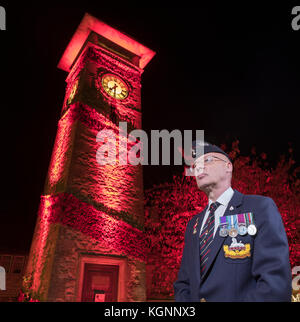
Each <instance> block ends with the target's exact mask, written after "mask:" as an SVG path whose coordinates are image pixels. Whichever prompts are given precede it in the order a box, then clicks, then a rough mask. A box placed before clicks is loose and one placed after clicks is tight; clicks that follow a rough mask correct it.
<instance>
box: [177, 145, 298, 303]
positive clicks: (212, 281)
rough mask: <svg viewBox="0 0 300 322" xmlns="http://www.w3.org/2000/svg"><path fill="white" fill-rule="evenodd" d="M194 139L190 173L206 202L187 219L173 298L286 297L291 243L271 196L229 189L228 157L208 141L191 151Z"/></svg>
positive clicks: (256, 298) (203, 299)
mask: <svg viewBox="0 0 300 322" xmlns="http://www.w3.org/2000/svg"><path fill="white" fill-rule="evenodd" d="M197 144H202V145H203V142H201V141H194V142H193V146H192V152H194V155H193V157H194V160H195V161H194V163H193V166H192V168H193V172H194V173H193V174H194V176H195V179H196V182H197V185H198V188H199V189H200V190H202V191H204V192H205V194H206V195H207V197H208V205H207V207H206V208H205V209H204V210H203V211H202V212H201V213H200V214H198V215H196V216H194V217H193V218H192V219H191V220H190V221H189V222H188V224H187V227H186V232H185V244H184V249H183V255H182V260H181V266H180V269H179V272H178V278H177V281H176V282H175V283H174V291H175V299H176V301H180V302H186V301H187V302H195V301H197V302H198V301H202V302H204V301H226V302H233V301H290V300H291V293H292V291H291V268H290V263H289V246H288V241H287V237H286V233H285V230H284V226H283V223H282V219H281V216H280V214H279V212H278V209H277V207H276V205H275V203H274V201H273V200H272V199H271V198H269V197H264V196H258V195H244V194H242V193H240V192H238V191H237V190H233V189H232V188H231V177H232V170H233V166H232V162H231V160H230V158H229V156H228V155H227V154H226V153H225V152H224V151H223V150H221V149H220V148H219V147H217V146H215V145H212V144H209V143H205V144H204V147H203V148H204V149H203V150H204V153H203V154H202V155H200V154H195V152H197V149H196V148H197ZM198 150H199V151H201V149H198ZM197 153H198V152H197Z"/></svg>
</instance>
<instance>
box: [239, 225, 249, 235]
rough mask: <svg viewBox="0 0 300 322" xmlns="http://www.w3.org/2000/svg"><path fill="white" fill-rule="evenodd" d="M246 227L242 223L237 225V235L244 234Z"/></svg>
mask: <svg viewBox="0 0 300 322" xmlns="http://www.w3.org/2000/svg"><path fill="white" fill-rule="evenodd" d="M247 231H248V230H247V227H246V226H244V225H241V226H239V228H238V233H239V235H241V236H244V235H246V234H247Z"/></svg>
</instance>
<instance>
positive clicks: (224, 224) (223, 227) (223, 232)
mask: <svg viewBox="0 0 300 322" xmlns="http://www.w3.org/2000/svg"><path fill="white" fill-rule="evenodd" d="M220 226H221V228H220V231H219V235H220V236H221V237H226V236H228V229H227V222H226V217H225V216H224V217H220Z"/></svg>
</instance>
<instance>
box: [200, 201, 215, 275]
mask: <svg viewBox="0 0 300 322" xmlns="http://www.w3.org/2000/svg"><path fill="white" fill-rule="evenodd" d="M219 206H220V203H218V202H214V203H212V204H211V205H210V207H209V215H208V218H207V220H206V223H205V225H204V226H203V229H202V232H201V235H200V272H201V275H202V274H203V273H204V271H205V268H206V264H207V259H208V254H209V252H210V245H211V243H212V241H213V239H214V228H215V225H214V224H215V211H216V210H217V208H218V207H219Z"/></svg>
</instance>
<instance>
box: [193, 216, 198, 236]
mask: <svg viewBox="0 0 300 322" xmlns="http://www.w3.org/2000/svg"><path fill="white" fill-rule="evenodd" d="M198 221H199V218H197V219H196V223H195V225H194V231H193V234H196V233H197V226H198Z"/></svg>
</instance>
